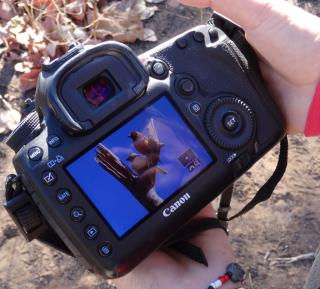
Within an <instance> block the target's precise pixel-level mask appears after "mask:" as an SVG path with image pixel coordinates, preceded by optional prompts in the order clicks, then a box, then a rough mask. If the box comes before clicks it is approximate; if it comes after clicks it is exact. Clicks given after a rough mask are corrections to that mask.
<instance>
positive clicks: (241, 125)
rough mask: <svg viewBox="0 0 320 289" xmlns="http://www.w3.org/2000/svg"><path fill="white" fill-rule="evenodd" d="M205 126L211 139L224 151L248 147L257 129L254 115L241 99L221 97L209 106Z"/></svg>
mask: <svg viewBox="0 0 320 289" xmlns="http://www.w3.org/2000/svg"><path fill="white" fill-rule="evenodd" d="M205 125H206V128H207V131H208V134H209V135H210V137H211V139H212V140H213V141H214V142H215V143H216V144H217V145H219V146H220V147H222V148H224V149H230V150H231V149H239V148H241V147H243V146H244V145H246V144H247V143H248V142H249V141H250V139H251V138H252V136H253V133H254V129H255V120H254V114H253V111H252V110H251V108H250V107H249V106H248V105H247V104H246V103H245V102H244V101H243V100H241V99H239V98H237V97H233V96H226V97H220V98H218V99H217V100H215V101H214V102H213V103H211V104H210V105H209V108H208V109H207V112H206V116H205Z"/></svg>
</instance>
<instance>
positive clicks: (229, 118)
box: [222, 111, 241, 132]
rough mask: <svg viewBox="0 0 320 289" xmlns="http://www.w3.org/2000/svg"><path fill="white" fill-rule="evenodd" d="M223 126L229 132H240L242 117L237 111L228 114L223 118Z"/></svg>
mask: <svg viewBox="0 0 320 289" xmlns="http://www.w3.org/2000/svg"><path fill="white" fill-rule="evenodd" d="M222 125H223V127H224V129H225V130H227V131H228V132H238V130H239V129H241V117H240V115H239V114H238V113H236V112H235V111H230V112H227V113H226V114H225V115H224V116H223V118H222Z"/></svg>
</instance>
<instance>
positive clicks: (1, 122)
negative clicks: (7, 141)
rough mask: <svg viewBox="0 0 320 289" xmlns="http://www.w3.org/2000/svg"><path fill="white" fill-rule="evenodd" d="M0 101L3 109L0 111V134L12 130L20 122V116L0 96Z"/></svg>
mask: <svg viewBox="0 0 320 289" xmlns="http://www.w3.org/2000/svg"><path fill="white" fill-rule="evenodd" d="M0 101H1V103H2V104H3V106H4V107H5V109H0V134H3V133H8V132H9V131H12V130H14V129H15V128H16V127H17V125H18V124H19V122H20V119H21V114H20V112H19V111H17V110H16V109H14V108H13V107H12V106H11V104H10V103H9V102H7V101H6V100H5V99H4V98H3V97H2V96H1V95H0Z"/></svg>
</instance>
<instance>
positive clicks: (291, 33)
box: [180, 0, 320, 133]
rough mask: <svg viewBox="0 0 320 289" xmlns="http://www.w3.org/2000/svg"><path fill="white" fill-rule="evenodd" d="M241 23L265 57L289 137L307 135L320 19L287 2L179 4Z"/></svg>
mask: <svg viewBox="0 0 320 289" xmlns="http://www.w3.org/2000/svg"><path fill="white" fill-rule="evenodd" d="M180 2H181V3H183V4H186V5H191V6H196V7H199V8H204V7H211V8H213V9H214V10H215V11H217V12H219V13H221V14H223V15H225V16H226V17H228V18H230V19H231V20H233V21H234V22H236V23H238V24H239V25H240V26H242V27H243V29H244V30H245V32H246V39H247V41H248V42H249V43H250V44H251V45H252V46H253V47H254V49H255V50H256V51H257V54H258V56H259V59H260V67H261V71H262V74H263V77H264V79H265V81H266V83H267V85H268V87H269V89H270V90H271V93H272V94H273V96H274V99H275V101H276V102H277V103H278V104H279V106H280V108H281V109H282V111H283V113H284V116H285V119H286V122H287V132H288V133H302V132H303V131H304V128H305V124H306V120H307V116H308V112H309V107H310V104H311V102H312V98H313V96H314V93H315V90H316V86H317V83H319V80H320V18H319V17H316V16H314V15H312V14H309V13H307V12H306V11H303V10H302V9H300V8H298V7H296V6H294V5H291V4H289V3H288V2H285V1H284V0H200V1H199V0H180Z"/></svg>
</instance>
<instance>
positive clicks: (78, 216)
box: [70, 207, 86, 222]
mask: <svg viewBox="0 0 320 289" xmlns="http://www.w3.org/2000/svg"><path fill="white" fill-rule="evenodd" d="M85 215H86V213H85V210H84V209H83V208H81V207H76V208H73V209H72V210H71V212H70V217H71V220H72V221H74V222H81V221H82V220H83V219H84V217H85Z"/></svg>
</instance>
